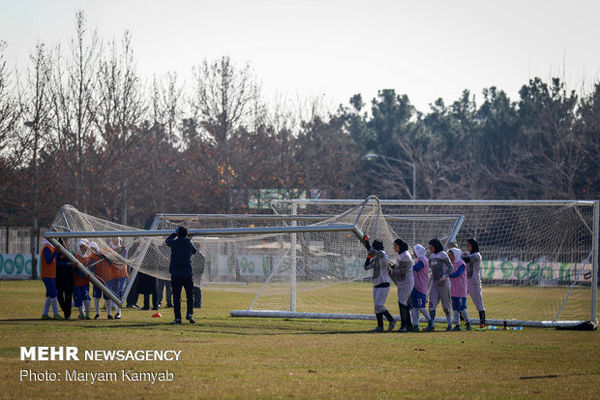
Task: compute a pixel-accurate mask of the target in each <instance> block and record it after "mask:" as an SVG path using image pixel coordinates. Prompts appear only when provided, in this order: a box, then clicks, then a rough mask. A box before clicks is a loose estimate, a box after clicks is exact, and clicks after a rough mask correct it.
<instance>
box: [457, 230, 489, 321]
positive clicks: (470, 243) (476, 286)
mask: <svg viewBox="0 0 600 400" xmlns="http://www.w3.org/2000/svg"><path fill="white" fill-rule="evenodd" d="M462 259H463V261H464V262H465V264H466V266H467V293H468V294H469V296H471V300H473V304H475V307H476V308H477V311H479V323H480V327H481V328H484V327H485V307H484V305H483V297H482V295H481V254H479V243H477V241H476V240H475V239H473V238H471V239H468V240H467V252H466V253H464V254H463V256H462Z"/></svg>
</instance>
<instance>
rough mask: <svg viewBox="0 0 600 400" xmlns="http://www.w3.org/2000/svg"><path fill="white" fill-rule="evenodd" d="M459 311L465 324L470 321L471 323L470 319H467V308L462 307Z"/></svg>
mask: <svg viewBox="0 0 600 400" xmlns="http://www.w3.org/2000/svg"><path fill="white" fill-rule="evenodd" d="M460 313H461V314H462V316H463V318H464V319H465V322H466V323H467V324H470V323H471V321H469V315H468V314H467V309H466V308H465V309H464V310H462V311H461V312H460Z"/></svg>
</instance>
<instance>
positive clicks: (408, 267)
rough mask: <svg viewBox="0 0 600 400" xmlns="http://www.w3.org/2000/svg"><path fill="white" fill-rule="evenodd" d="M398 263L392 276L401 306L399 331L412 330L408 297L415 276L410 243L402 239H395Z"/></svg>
mask: <svg viewBox="0 0 600 400" xmlns="http://www.w3.org/2000/svg"><path fill="white" fill-rule="evenodd" d="M394 250H395V251H396V253H398V255H397V256H396V264H394V265H393V267H392V268H391V278H392V280H393V281H394V283H395V284H396V286H397V287H398V306H399V307H400V329H398V332H408V331H409V330H412V328H413V327H412V323H411V321H410V312H409V311H408V304H409V303H408V299H409V297H410V293H411V292H412V290H413V286H414V278H413V274H412V264H413V262H412V258H411V257H410V254H409V253H408V245H407V244H406V243H405V242H404V240H402V239H396V240H395V241H394Z"/></svg>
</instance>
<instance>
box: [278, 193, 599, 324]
mask: <svg viewBox="0 0 600 400" xmlns="http://www.w3.org/2000/svg"><path fill="white" fill-rule="evenodd" d="M360 201H361V200H350V199H347V200H339V199H338V200H334V199H332V200H304V199H299V200H289V201H273V202H272V207H273V208H274V209H275V210H277V211H278V212H281V213H297V214H299V215H302V214H304V213H308V214H310V213H331V214H335V213H337V212H340V211H341V210H343V209H346V208H347V207H350V206H352V205H355V204H358V203H359V202H360ZM380 204H381V210H382V213H383V215H393V214H398V213H408V214H459V215H464V221H463V223H462V227H461V229H460V231H459V232H458V233H457V236H456V241H455V242H456V243H454V244H457V245H458V246H460V247H461V248H463V250H464V244H465V241H466V239H468V238H470V237H474V238H476V239H477V240H478V242H479V245H480V249H481V254H482V256H483V260H484V263H483V264H484V265H483V276H482V278H483V285H484V289H483V296H484V302H485V306H486V311H487V314H488V316H489V319H488V322H491V323H494V324H503V323H504V321H506V323H507V325H523V326H541V327H558V326H573V325H578V324H580V323H582V322H584V321H593V322H594V323H596V322H597V306H598V296H597V288H598V260H599V256H598V243H599V239H600V235H599V215H598V214H599V202H598V201H562V200H559V201H525V200H523V201H521V200H515V201H511V200H498V201H483V200H381V201H380ZM401 237H403V238H404V239H405V240H406V241H407V242H408V243H409V245H413V244H415V243H417V242H419V243H422V244H426V243H427V241H428V239H425V238H419V239H417V240H414V239H415V238H414V237H413V238H411V236H410V233H408V234H407V233H406V232H404V233H401ZM467 303H468V304H469V305H471V302H470V301H468V302H467ZM471 315H476V312H473V313H471Z"/></svg>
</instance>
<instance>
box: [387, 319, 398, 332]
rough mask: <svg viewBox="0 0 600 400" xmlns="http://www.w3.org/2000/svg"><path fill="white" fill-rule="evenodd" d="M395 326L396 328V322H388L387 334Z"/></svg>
mask: <svg viewBox="0 0 600 400" xmlns="http://www.w3.org/2000/svg"><path fill="white" fill-rule="evenodd" d="M395 326H396V320H395V319H393V320H391V321H390V325H389V326H388V332H391V331H393V330H394V327H395Z"/></svg>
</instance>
